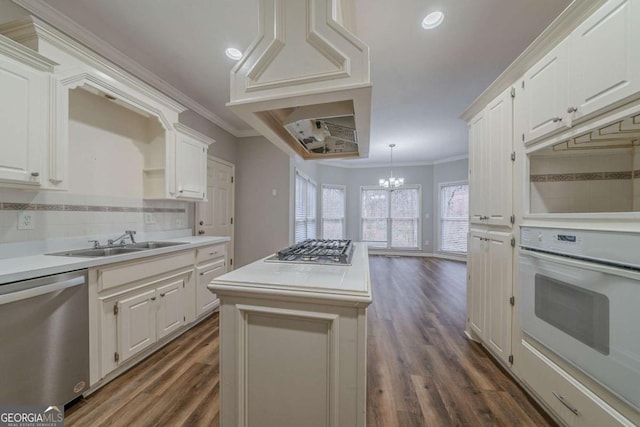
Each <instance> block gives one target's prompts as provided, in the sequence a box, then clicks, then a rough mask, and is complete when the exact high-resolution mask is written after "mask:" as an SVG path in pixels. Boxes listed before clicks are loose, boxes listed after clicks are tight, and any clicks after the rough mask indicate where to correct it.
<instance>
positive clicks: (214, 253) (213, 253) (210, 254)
mask: <svg viewBox="0 0 640 427" xmlns="http://www.w3.org/2000/svg"><path fill="white" fill-rule="evenodd" d="M217 254H218V252H211V253H209V256H214V255H217Z"/></svg>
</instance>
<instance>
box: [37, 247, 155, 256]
mask: <svg viewBox="0 0 640 427" xmlns="http://www.w3.org/2000/svg"><path fill="white" fill-rule="evenodd" d="M143 250H144V249H142V248H127V247H122V248H101V249H78V250H75V251H65V252H56V253H54V254H47V255H58V256H78V257H103V256H112V255H120V254H128V253H131V252H140V251H143Z"/></svg>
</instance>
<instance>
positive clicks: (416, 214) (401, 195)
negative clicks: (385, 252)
mask: <svg viewBox="0 0 640 427" xmlns="http://www.w3.org/2000/svg"><path fill="white" fill-rule="evenodd" d="M361 191H362V199H361V203H362V204H361V222H362V229H361V230H362V241H363V242H366V243H367V244H368V245H369V247H372V248H384V249H387V248H393V249H419V248H420V244H419V242H420V232H419V231H420V193H421V188H420V186H409V185H407V186H404V187H401V188H397V189H384V188H380V187H362V190H361Z"/></svg>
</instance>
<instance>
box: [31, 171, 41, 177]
mask: <svg viewBox="0 0 640 427" xmlns="http://www.w3.org/2000/svg"><path fill="white" fill-rule="evenodd" d="M31 176H33V177H38V176H40V172H31Z"/></svg>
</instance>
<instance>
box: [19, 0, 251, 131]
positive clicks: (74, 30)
mask: <svg viewBox="0 0 640 427" xmlns="http://www.w3.org/2000/svg"><path fill="white" fill-rule="evenodd" d="M12 1H13V2H14V3H15V4H17V5H19V6H21V7H23V8H24V9H26V10H28V11H29V12H31V13H33V14H34V15H36V16H38V17H39V18H42V19H43V20H44V21H46V22H48V23H49V24H50V25H52V26H54V27H55V28H57V29H59V30H60V31H62V32H64V33H66V34H67V35H69V36H70V37H72V38H74V39H75V40H77V41H79V42H80V43H82V44H83V45H85V46H87V47H88V48H90V49H91V50H93V51H95V52H96V53H98V54H99V55H101V56H103V57H104V58H106V59H108V60H109V61H111V62H113V63H115V64H117V65H118V66H119V67H122V69H124V70H126V71H128V72H130V73H132V74H133V75H135V76H136V77H138V78H140V79H141V80H143V81H145V82H147V83H148V84H150V85H151V86H153V87H154V88H156V89H157V90H159V91H161V92H163V93H164V94H166V95H167V96H169V97H171V98H173V99H174V100H176V101H178V102H180V103H181V104H184V105H185V106H186V107H188V108H189V109H190V110H191V111H193V112H195V113H197V114H199V115H201V116H202V117H204V118H206V119H207V120H209V121H210V122H212V123H214V124H216V125H217V126H219V127H221V128H222V129H224V130H225V131H227V132H229V133H230V134H232V135H233V136H235V137H238V138H240V137H249V136H258V135H259V134H258V133H257V132H256V131H254V130H253V129H238V128H236V127H235V126H233V125H231V124H230V123H228V122H226V121H225V120H224V119H222V118H221V117H219V116H217V115H216V114H215V113H213V112H212V111H211V110H209V109H208V108H207V107H205V106H203V105H202V104H200V103H199V102H197V101H195V100H194V99H193V98H191V97H189V96H187V95H185V94H184V93H183V92H181V91H180V90H178V89H177V88H175V87H174V86H172V85H171V84H170V83H168V82H167V81H165V80H163V79H162V78H160V77H158V76H157V75H156V74H155V73H153V72H152V71H150V70H149V69H147V68H145V67H143V66H142V65H140V64H139V63H137V62H136V61H134V60H133V59H131V58H130V57H129V56H127V55H125V54H124V53H122V52H121V51H119V50H118V49H116V48H114V47H113V46H111V45H110V44H108V43H106V42H105V41H104V40H102V39H100V38H99V37H98V36H96V35H95V34H94V33H92V32H91V31H89V30H87V29H86V28H84V27H83V26H81V25H80V24H78V23H77V22H75V21H73V20H72V19H71V18H69V17H67V16H66V15H64V14H62V13H61V12H59V11H58V10H57V9H55V8H53V7H52V6H50V5H49V4H47V3H45V2H44V1H43V0H12Z"/></svg>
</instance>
